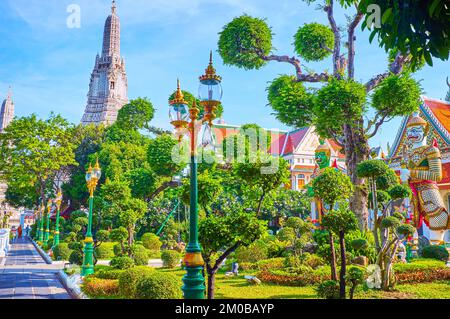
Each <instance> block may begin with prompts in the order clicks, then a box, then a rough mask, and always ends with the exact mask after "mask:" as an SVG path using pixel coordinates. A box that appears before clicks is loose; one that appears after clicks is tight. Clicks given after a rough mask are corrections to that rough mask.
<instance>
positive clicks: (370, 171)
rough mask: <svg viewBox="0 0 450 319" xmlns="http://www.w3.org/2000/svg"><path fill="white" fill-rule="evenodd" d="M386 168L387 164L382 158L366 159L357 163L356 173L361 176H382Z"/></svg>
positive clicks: (387, 167)
mask: <svg viewBox="0 0 450 319" xmlns="http://www.w3.org/2000/svg"><path fill="white" fill-rule="evenodd" d="M388 170H389V166H388V165H387V164H386V163H385V162H384V161H382V160H367V161H364V162H361V163H359V164H358V165H357V167H356V174H357V175H358V177H361V178H364V177H371V178H376V177H378V176H383V175H384V174H386V172H387V171H388Z"/></svg>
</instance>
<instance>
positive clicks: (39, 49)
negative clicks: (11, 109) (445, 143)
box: [0, 0, 450, 146]
mask: <svg viewBox="0 0 450 319" xmlns="http://www.w3.org/2000/svg"><path fill="white" fill-rule="evenodd" d="M69 4H78V5H79V6H80V7H81V28H79V29H69V28H67V26H66V19H67V17H68V15H69V14H68V13H67V12H66V10H67V6H68V5H69ZM110 6H111V1H109V0H69V1H67V0H2V1H1V2H0V12H2V20H1V21H0V38H1V41H0V97H1V98H3V96H4V95H6V92H7V90H8V86H9V85H12V87H13V91H14V100H15V103H16V115H18V116H25V115H28V114H30V113H36V114H38V115H39V116H40V117H47V116H48V115H49V113H50V112H51V111H55V112H57V113H60V114H62V115H63V116H64V117H66V118H67V119H69V120H70V121H71V122H74V123H79V121H80V119H81V116H82V114H83V111H84V108H85V104H86V95H87V92H88V85H89V79H90V73H91V72H92V68H93V66H94V61H95V55H96V53H97V52H99V51H101V44H102V32H103V26H104V22H105V19H106V17H107V16H108V15H109V13H110ZM117 6H118V9H117V10H118V15H119V16H120V18H121V25H122V55H123V56H124V57H125V60H126V64H127V73H128V84H129V97H130V98H136V97H139V96H141V97H148V98H149V99H150V100H151V101H152V102H153V104H154V106H155V108H156V109H157V113H156V116H155V120H154V124H155V125H157V126H159V127H163V128H170V124H169V123H168V122H169V121H168V106H167V97H168V96H169V94H170V93H171V92H173V90H174V89H175V88H176V79H177V77H179V78H180V79H181V81H182V87H183V89H187V90H189V91H192V92H197V89H198V76H199V75H201V74H202V73H203V71H204V69H205V67H206V65H207V62H208V55H209V51H210V50H214V51H216V50H217V41H218V33H219V32H220V31H221V29H222V27H223V26H224V25H225V24H226V23H228V22H229V21H231V20H232V19H233V18H234V17H236V16H239V15H241V14H243V13H247V14H250V15H252V16H257V17H261V18H267V21H268V23H269V25H270V26H271V27H272V28H273V32H274V33H275V36H274V46H275V47H276V49H277V51H276V53H277V54H288V55H293V54H294V48H293V46H292V42H293V35H294V34H295V32H296V31H297V29H298V27H299V26H301V25H303V24H304V23H309V22H321V23H327V20H326V16H325V14H324V13H323V12H322V11H317V10H315V5H311V6H308V5H307V4H305V3H304V2H302V1H300V0H278V1H273V0H170V1H167V0H151V1H149V0H117ZM336 18H337V20H338V23H339V24H341V25H343V26H345V24H346V20H345V15H344V12H343V11H341V10H337V12H336ZM356 49H357V56H356V79H358V80H361V81H366V80H368V79H370V78H371V77H372V76H373V75H375V74H378V73H382V72H383V71H384V70H385V69H386V66H387V62H386V54H385V53H384V50H382V49H380V48H378V45H377V44H376V43H373V44H369V41H368V35H367V32H361V31H360V30H359V31H358V33H357V47H356ZM215 66H216V69H217V70H218V73H219V74H221V75H222V76H223V88H224V98H223V104H224V107H225V114H224V120H225V121H226V122H227V123H229V124H244V123H258V124H259V125H261V126H263V127H266V128H279V129H288V128H287V127H286V126H284V125H282V124H281V123H279V122H278V121H277V120H276V119H275V117H274V116H273V115H271V113H272V110H271V109H270V107H268V106H267V96H266V92H265V89H266V87H267V82H268V81H271V80H272V79H274V78H275V77H277V76H278V75H280V74H291V73H292V72H293V70H292V68H291V67H290V66H289V65H284V64H280V63H276V62H273V63H270V64H269V65H268V66H266V67H264V68H263V69H261V70H258V71H245V70H241V69H238V68H236V67H226V66H224V65H223V64H222V61H221V58H220V56H219V55H218V54H217V52H215ZM306 66H307V67H308V68H311V69H313V70H314V71H316V72H321V71H323V70H331V64H330V60H326V61H324V62H320V63H311V64H306ZM448 75H449V76H450V64H449V62H448V61H447V62H444V61H439V60H435V65H434V67H433V68H431V67H428V66H427V67H425V68H424V69H423V70H421V71H419V72H418V73H417V74H416V75H415V77H416V78H417V79H418V80H421V83H422V87H423V89H424V91H425V94H426V95H427V96H430V97H434V98H441V99H442V98H443V97H444V96H445V94H446V92H447V86H446V84H445V78H446V76H448ZM399 122H400V119H396V120H393V121H391V122H390V123H387V124H385V125H384V126H383V127H382V129H381V130H380V132H379V134H378V136H376V137H375V138H373V139H372V140H371V144H372V145H373V146H379V145H382V146H385V145H386V143H387V142H388V141H391V144H392V142H393V140H394V138H395V134H396V131H397V127H398V125H399Z"/></svg>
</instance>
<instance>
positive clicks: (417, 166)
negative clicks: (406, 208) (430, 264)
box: [400, 113, 450, 245]
mask: <svg viewBox="0 0 450 319" xmlns="http://www.w3.org/2000/svg"><path fill="white" fill-rule="evenodd" d="M428 125H429V124H428V122H426V121H425V120H424V119H422V118H421V117H420V116H419V115H418V114H416V113H415V114H414V115H413V116H412V117H411V119H410V120H409V122H408V124H407V139H408V141H409V142H410V145H411V148H410V150H409V152H408V154H407V159H405V160H407V163H406V168H402V170H401V176H400V177H401V179H402V182H404V183H409V186H410V188H411V191H412V196H413V203H414V205H413V209H414V215H413V216H414V217H413V221H414V226H415V227H416V228H419V227H420V226H421V225H422V222H425V224H426V225H427V226H428V227H429V228H430V242H431V244H432V245H440V244H443V243H444V242H443V240H444V234H445V231H446V230H447V229H450V221H449V216H448V212H447V210H446V208H445V205H444V202H443V200H442V197H441V196H440V194H439V188H438V186H437V182H439V181H440V180H441V179H442V161H441V153H440V151H439V148H438V145H437V143H436V142H433V145H431V146H429V145H427V138H426V136H427V133H428V130H429V126H428Z"/></svg>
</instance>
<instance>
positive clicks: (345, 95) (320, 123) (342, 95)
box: [313, 78, 366, 137]
mask: <svg viewBox="0 0 450 319" xmlns="http://www.w3.org/2000/svg"><path fill="white" fill-rule="evenodd" d="M365 103H366V88H365V86H364V85H363V84H361V83H358V82H355V81H353V80H338V79H335V78H333V79H331V80H330V82H329V83H328V85H326V86H324V87H323V88H321V89H320V90H319V91H318V92H317V94H316V96H315V100H314V107H313V111H314V114H315V120H314V122H315V125H316V126H317V131H318V133H319V134H320V135H321V136H323V137H327V136H329V133H328V130H329V129H331V130H333V131H334V132H337V133H338V134H340V133H342V127H343V125H344V124H346V123H349V122H350V121H353V120H357V119H360V118H361V116H362V115H363V113H364V111H365Z"/></svg>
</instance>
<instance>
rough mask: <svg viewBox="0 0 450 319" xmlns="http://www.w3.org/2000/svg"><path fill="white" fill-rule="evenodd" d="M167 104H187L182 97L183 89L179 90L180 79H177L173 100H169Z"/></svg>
mask: <svg viewBox="0 0 450 319" xmlns="http://www.w3.org/2000/svg"><path fill="white" fill-rule="evenodd" d="M169 104H170V105H175V104H187V102H186V101H185V99H184V94H183V91H181V84H180V79H177V92H176V93H175V97H174V98H173V100H171V101H169Z"/></svg>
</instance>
